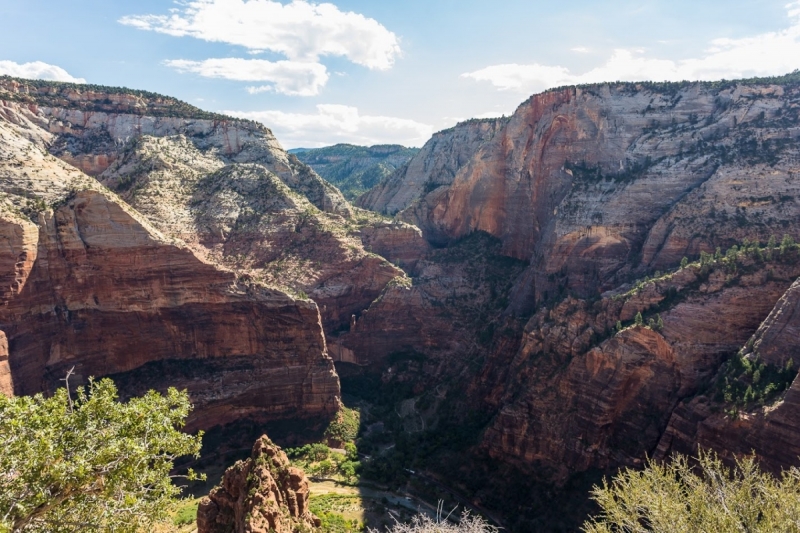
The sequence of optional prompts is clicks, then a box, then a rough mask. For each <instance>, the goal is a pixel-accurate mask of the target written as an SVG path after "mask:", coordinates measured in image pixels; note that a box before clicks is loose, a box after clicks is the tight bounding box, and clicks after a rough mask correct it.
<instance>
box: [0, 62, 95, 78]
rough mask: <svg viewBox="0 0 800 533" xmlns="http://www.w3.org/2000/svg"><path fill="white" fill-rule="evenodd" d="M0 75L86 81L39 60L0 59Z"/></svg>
mask: <svg viewBox="0 0 800 533" xmlns="http://www.w3.org/2000/svg"><path fill="white" fill-rule="evenodd" d="M0 75H6V76H14V77H15V78H26V79H29V80H50V81H68V82H71V83H86V80H85V79H83V78H73V77H72V76H70V75H69V73H68V72H67V71H66V70H64V69H63V68H61V67H57V66H56V65H50V64H48V63H43V62H41V61H32V62H30V63H14V62H13V61H0Z"/></svg>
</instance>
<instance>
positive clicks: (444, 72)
mask: <svg viewBox="0 0 800 533" xmlns="http://www.w3.org/2000/svg"><path fill="white" fill-rule="evenodd" d="M0 20H3V21H4V24H3V27H4V29H3V32H2V33H0V73H8V74H12V75H19V76H25V77H42V78H46V79H62V80H70V79H82V80H86V81H87V82H89V83H96V84H104V85H115V86H127V87H132V88H138V89H146V90H151V91H155V92H160V93H164V94H168V95H171V96H176V97H178V98H181V99H183V100H186V101H188V102H190V103H192V104H194V105H197V106H198V107H202V108H204V109H208V110H212V111H223V112H228V113H232V114H236V115H239V116H245V117H249V118H254V119H257V120H261V121H262V122H264V123H265V124H266V125H267V126H269V127H271V128H272V129H273V130H274V131H275V133H276V135H277V136H278V139H279V140H280V141H281V142H282V144H283V145H284V146H285V147H287V148H293V147H298V146H306V147H313V146H324V145H328V144H334V143H337V142H353V143H358V144H372V143H380V142H398V143H403V144H407V145H417V146H418V145H421V144H422V143H424V142H425V140H426V139H427V138H428V137H429V136H430V134H431V133H432V132H433V131H436V130H439V129H442V128H446V127H449V126H452V125H453V124H455V122H457V121H458V120H463V119H466V118H470V117H476V116H491V115H500V114H509V113H511V112H513V110H514V109H515V108H516V106H517V105H518V104H519V103H520V102H522V101H523V100H524V99H526V98H527V97H528V96H529V95H530V94H532V93H534V92H539V91H541V90H544V89H546V88H548V87H552V86H557V85H565V84H571V83H582V82H593V81H614V80H617V79H622V80H638V79H656V80H663V79H671V80H672V79H674V80H679V79H719V78H736V77H741V76H753V75H771V74H782V73H786V72H789V71H792V70H794V69H796V68H800V2H797V1H793V2H791V3H789V4H787V0H777V1H774V0H726V1H698V0H694V1H684V0H671V1H666V0H650V1H638V2H633V1H625V0H615V1H610V0H609V1H588V0H573V1H570V2H563V1H561V2H536V1H521V0H494V1H493V2H489V1H483V0H458V1H456V0H425V1H423V0H404V1H402V2H396V1H388V0H382V1H376V0H372V1H363V0H336V1H334V2H332V3H318V2H312V1H310V0H309V1H305V0H295V1H293V2H290V1H288V0H280V1H279V0H182V1H180V2H175V1H172V0H137V1H136V2H133V1H127V0H114V1H109V0H102V1H101V0H70V1H68V2H64V1H63V0H58V1H56V0H0Z"/></svg>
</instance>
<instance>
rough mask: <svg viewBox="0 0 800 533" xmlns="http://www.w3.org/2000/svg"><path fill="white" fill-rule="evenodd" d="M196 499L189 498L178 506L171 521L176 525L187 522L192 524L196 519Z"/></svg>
mask: <svg viewBox="0 0 800 533" xmlns="http://www.w3.org/2000/svg"><path fill="white" fill-rule="evenodd" d="M198 503H199V502H198V501H197V500H189V501H187V502H185V503H183V504H181V506H180V507H178V510H177V511H176V512H175V515H174V516H173V518H172V523H173V524H174V525H176V526H185V525H187V524H193V523H194V521H195V520H196V519H197V505H198Z"/></svg>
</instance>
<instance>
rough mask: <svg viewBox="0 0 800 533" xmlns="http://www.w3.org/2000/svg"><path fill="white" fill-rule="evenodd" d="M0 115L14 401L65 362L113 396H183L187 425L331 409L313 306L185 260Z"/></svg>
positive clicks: (330, 378)
mask: <svg viewBox="0 0 800 533" xmlns="http://www.w3.org/2000/svg"><path fill="white" fill-rule="evenodd" d="M0 109H2V114H1V115H2V118H0V150H2V157H0V192H2V193H3V197H2V206H0V207H2V214H0V240H1V241H2V242H3V243H4V246H3V249H2V253H0V269H2V270H0V280H2V282H1V283H2V284H1V285H0V287H2V291H3V299H2V306H0V330H2V331H4V332H5V335H6V336H7V338H8V347H9V354H8V365H9V367H10V374H11V377H12V378H13V387H14V392H15V393H16V394H32V393H36V392H39V391H47V390H52V389H53V388H54V387H56V386H57V385H58V384H59V380H60V379H61V378H62V377H63V375H64V374H65V373H66V372H67V370H68V369H70V368H71V367H73V366H74V367H75V372H76V374H77V375H78V378H79V379H86V378H88V377H89V376H98V377H99V376H107V375H113V376H114V378H115V380H116V381H117V383H118V385H119V386H120V390H121V393H122V394H123V395H125V394H138V393H141V392H144V391H146V390H147V389H150V388H157V389H165V388H166V387H168V386H175V387H179V388H186V389H188V391H189V394H190V397H191V399H192V402H193V403H194V405H195V411H194V412H193V414H192V415H191V419H190V420H189V426H190V428H197V427H203V428H207V427H211V426H214V425H218V424H223V423H226V422H229V421H232V420H235V419H238V418H241V417H245V416H247V417H253V418H260V419H264V420H276V419H282V418H286V417H290V416H291V417H300V418H303V417H313V416H322V415H328V414H331V413H333V412H335V411H336V409H337V397H338V393H339V386H338V379H337V376H336V373H335V371H334V369H333V365H332V362H331V360H330V359H329V358H328V356H327V352H326V346H325V340H324V337H323V334H322V329H321V324H320V319H319V313H318V309H317V307H316V305H314V304H313V302H309V301H302V300H298V299H295V298H292V297H290V296H288V295H286V294H284V293H281V292H279V291H275V290H272V289H269V288H266V287H265V286H263V284H259V283H258V282H257V281H254V280H247V279H241V278H239V279H237V276H236V275H235V274H234V273H233V272H231V271H230V270H226V269H223V268H220V267H219V266H217V265H215V264H213V263H210V262H208V261H206V260H203V258H201V257H198V256H197V255H196V254H195V253H193V252H192V250H191V249H189V248H188V247H187V246H186V245H185V244H184V243H182V242H181V241H179V240H177V239H174V238H171V237H169V236H167V235H164V234H163V233H162V232H160V231H159V230H158V229H156V228H155V227H154V226H152V225H151V224H150V223H149V222H148V221H147V220H146V219H145V218H144V217H143V216H141V215H140V214H138V213H137V212H136V211H134V210H133V209H132V208H131V207H129V206H128V205H126V204H125V203H124V202H123V201H122V200H120V199H119V198H118V197H116V196H115V195H114V194H113V193H111V192H110V191H108V190H107V189H105V188H104V187H103V186H102V185H100V184H99V183H98V182H97V181H96V180H94V179H92V178H89V177H87V176H85V175H84V174H82V173H81V172H79V171H77V170H76V169H74V168H73V167H70V166H69V165H67V164H65V163H63V162H62V161H60V160H58V159H56V158H55V157H53V156H51V155H49V154H48V153H47V152H46V151H45V150H46V145H45V144H44V143H45V142H46V141H48V140H50V139H51V138H50V137H49V135H50V134H48V133H47V132H42V131H41V130H40V129H39V128H38V126H37V121H38V117H37V115H35V114H34V113H33V112H31V111H30V109H28V108H26V107H19V106H18V105H17V104H14V103H7V104H5V105H2V106H0ZM25 213H27V217H26V216H25ZM28 217H29V218H28ZM31 219H32V220H34V221H35V223H33V222H31ZM0 373H2V371H0Z"/></svg>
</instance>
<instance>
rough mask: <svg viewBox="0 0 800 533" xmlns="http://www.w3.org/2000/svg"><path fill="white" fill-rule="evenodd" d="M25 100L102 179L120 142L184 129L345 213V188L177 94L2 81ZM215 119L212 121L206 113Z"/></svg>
mask: <svg viewBox="0 0 800 533" xmlns="http://www.w3.org/2000/svg"><path fill="white" fill-rule="evenodd" d="M2 99H9V100H13V101H17V102H19V103H20V104H22V105H27V107H28V109H29V110H30V112H31V113H32V114H33V115H34V116H35V119H34V120H36V121H37V122H38V123H39V124H40V125H41V126H42V127H43V129H45V130H47V131H49V132H50V133H51V134H54V135H55V138H54V141H53V145H52V146H51V148H50V149H51V152H52V153H53V154H54V155H56V156H58V157H59V158H61V159H63V160H65V161H67V162H68V163H70V164H72V165H74V166H76V167H78V168H79V169H81V170H83V171H84V172H85V173H86V174H89V175H92V176H96V175H99V174H100V173H102V172H103V171H104V170H106V169H107V168H108V167H109V166H110V164H111V163H113V162H114V161H115V160H116V159H117V158H118V156H119V149H120V147H121V146H124V145H125V144H127V143H129V142H131V140H135V139H137V138H139V137H141V136H143V135H148V136H154V137H163V136H172V135H179V134H183V135H185V136H187V137H189V138H191V139H192V141H193V143H194V144H195V145H196V146H197V148H198V149H200V150H202V151H203V152H207V153H211V154H213V155H214V156H215V157H217V158H219V159H221V160H222V161H224V162H235V163H259V164H261V165H263V166H265V167H266V168H267V169H268V170H269V171H270V172H272V173H274V174H275V175H276V176H278V177H279V178H280V179H281V180H282V181H283V182H284V183H285V184H286V185H287V186H288V187H289V188H291V189H292V190H294V191H296V192H297V193H299V194H301V195H303V196H305V197H306V198H308V200H309V201H311V202H312V203H313V204H314V205H315V206H317V207H318V208H319V209H322V210H324V211H328V212H337V213H342V214H347V213H348V212H349V211H348V210H349V206H348V204H347V202H346V201H345V200H344V198H343V197H342V195H341V193H339V191H338V190H336V188H335V187H332V186H331V185H330V184H328V183H327V182H325V180H323V179H321V178H320V177H319V176H317V175H316V174H314V173H313V171H310V170H309V169H308V167H306V166H305V165H303V164H301V163H299V161H298V160H297V158H295V157H294V156H292V155H290V154H287V153H286V152H285V151H284V150H283V148H281V146H280V143H279V142H278V140H277V139H276V138H275V137H274V136H273V135H272V132H271V131H270V130H269V129H267V128H265V127H264V126H261V125H259V124H257V123H255V122H250V121H243V120H237V119H233V118H231V117H225V116H222V115H213V114H210V113H205V112H202V111H200V110H199V109H196V108H193V107H191V106H188V105H187V104H184V103H182V102H179V101H177V100H175V99H173V98H168V97H163V96H160V95H154V94H151V93H146V92H141V93H140V94H136V91H126V92H120V93H117V94H115V93H113V92H111V90H110V89H109V88H97V89H96V90H92V89H91V88H86V87H85V86H80V85H73V84H53V83H44V84H40V85H37V84H36V82H26V81H22V80H14V79H10V78H2V79H0V100H2ZM206 116H209V117H210V118H204V117H206Z"/></svg>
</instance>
